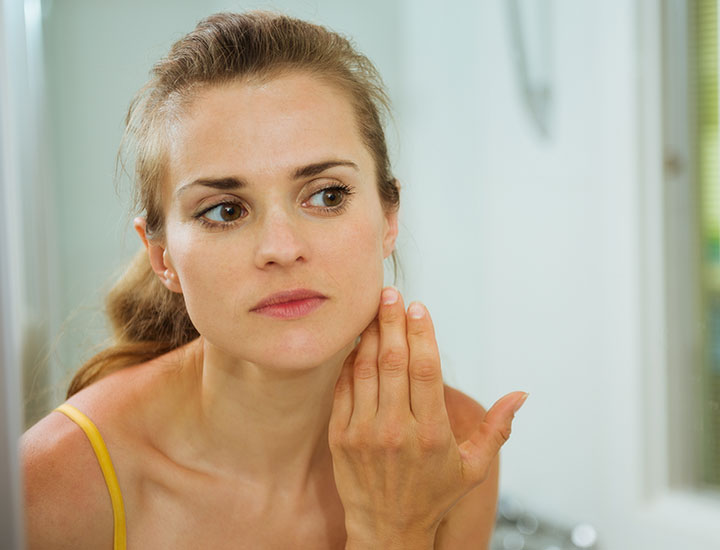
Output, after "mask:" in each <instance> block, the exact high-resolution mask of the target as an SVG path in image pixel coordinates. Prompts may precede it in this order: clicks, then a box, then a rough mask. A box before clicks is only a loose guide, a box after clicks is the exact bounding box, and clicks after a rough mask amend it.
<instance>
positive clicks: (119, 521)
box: [55, 403, 126, 550]
mask: <svg viewBox="0 0 720 550" xmlns="http://www.w3.org/2000/svg"><path fill="white" fill-rule="evenodd" d="M55 410H56V411H59V412H61V413H63V414H65V415H66V416H68V417H69V418H70V419H71V420H73V421H74V422H75V423H76V424H77V425H78V426H80V427H81V428H82V430H83V431H84V432H85V435H87V438H88V439H89V440H90V444H91V445H92V448H93V450H94V451H95V456H97V459H98V462H99V463H100V469H101V470H102V473H103V477H104V478H105V484H106V485H107V488H108V492H109V493H110V501H111V502H112V508H113V520H114V522H115V529H114V536H113V541H114V546H113V548H114V549H115V550H125V545H126V540H125V537H126V535H125V507H124V506H123V499H122V494H121V493H120V485H119V484H118V480H117V476H116V475H115V469H114V468H113V465H112V461H111V460H110V453H108V450H107V447H106V446H105V442H104V441H103V438H102V436H101V435H100V432H99V431H98V429H97V426H95V424H93V421H92V420H90V419H89V418H88V417H87V416H85V414H83V413H82V412H80V411H79V410H78V409H76V408H75V407H73V406H72V405H69V404H67V403H63V404H62V405H60V406H59V407H58V408H57V409H55Z"/></svg>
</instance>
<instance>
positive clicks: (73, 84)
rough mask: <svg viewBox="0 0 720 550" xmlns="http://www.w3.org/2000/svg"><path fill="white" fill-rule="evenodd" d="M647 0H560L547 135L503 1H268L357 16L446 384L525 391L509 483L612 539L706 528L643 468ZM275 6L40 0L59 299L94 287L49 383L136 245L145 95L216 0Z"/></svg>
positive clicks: (651, 538) (65, 304) (410, 276)
mask: <svg viewBox="0 0 720 550" xmlns="http://www.w3.org/2000/svg"><path fill="white" fill-rule="evenodd" d="M653 3H654V2H653V1H652V0H648V1H646V2H627V1H625V0H612V1H608V2H590V1H583V2H576V1H570V0H568V1H562V0H555V1H551V2H550V5H551V6H552V17H551V26H550V30H551V32H550V33H549V39H550V41H551V52H552V69H553V71H552V72H553V75H554V87H553V93H554V96H553V100H554V103H553V105H554V110H553V118H552V136H551V139H549V140H547V141H543V140H541V139H540V138H539V137H538V135H537V133H536V132H535V130H534V128H533V126H532V125H531V122H530V119H529V117H528V115H527V112H526V110H525V106H524V104H523V103H522V100H521V97H520V90H519V87H518V82H517V78H516V74H515V72H514V68H513V65H512V62H511V57H510V51H511V50H510V46H509V41H510V35H509V32H508V28H507V20H506V13H505V9H504V7H505V3H504V2H503V0H485V1H455V2H447V3H442V4H441V3H440V2H435V1H431V0H399V1H397V2H383V1H381V0H372V1H371V2H363V3H358V2H349V1H348V2H333V1H332V0H318V1H310V0H308V1H302V2H291V1H290V0H286V1H283V2H275V3H273V4H272V6H274V7H277V8H280V9H283V8H285V9H287V10H288V11H290V12H291V13H293V14H295V15H298V16H301V17H304V18H310V19H314V20H316V21H319V22H321V23H325V24H328V25H329V26H331V27H333V28H335V29H337V30H340V31H343V32H346V33H348V34H350V35H351V36H352V37H354V38H355V40H356V42H357V43H358V45H359V47H360V49H361V50H362V51H364V52H365V53H367V54H368V55H369V56H370V57H371V59H373V60H374V61H375V62H376V63H377V65H378V66H379V68H380V70H381V72H382V73H383V75H384V77H385V78H386V80H387V82H388V84H389V87H390V90H391V94H392V96H393V99H394V100H395V103H396V111H397V120H398V134H399V140H398V144H397V145H396V146H394V147H393V149H394V152H395V154H396V159H397V162H396V172H397V176H398V177H399V178H400V180H401V182H402V184H403V212H402V221H403V226H404V234H403V236H402V237H401V242H400V251H401V258H402V261H403V266H404V270H405V273H406V277H405V279H406V284H405V286H404V288H405V289H406V294H407V295H406V300H407V301H410V300H412V299H420V300H423V301H424V302H425V303H427V304H428V306H429V308H430V311H431V313H432V315H433V318H434V320H435V323H436V326H437V334H438V338H439V341H440V344H441V348H442V355H443V360H444V368H445V370H446V375H447V378H448V380H449V381H450V382H451V383H453V384H455V385H457V386H459V387H460V388H461V389H463V390H465V391H466V392H468V393H470V394H471V395H473V396H474V397H476V398H477V399H478V400H480V401H481V402H482V403H483V404H485V405H486V406H490V405H491V404H492V403H493V401H494V400H495V399H497V398H498V397H499V396H501V395H503V394H504V393H506V392H509V391H512V390H516V389H521V390H526V391H529V392H530V394H531V395H530V398H529V400H528V402H527V403H526V405H525V407H524V408H523V409H522V411H521V412H520V413H519V415H518V418H517V421H516V427H515V433H514V434H513V437H512V438H511V441H510V443H509V444H508V445H507V447H506V448H505V450H504V451H503V453H502V456H503V463H502V470H501V471H502V490H503V491H504V492H507V493H511V494H514V495H516V496H518V497H520V498H522V499H523V500H524V501H525V502H527V504H528V505H530V506H531V507H533V508H534V509H535V510H536V511H538V512H541V513H543V514H544V515H546V516H547V517H550V518H553V519H556V520H559V521H562V522H567V523H568V524H572V523H575V522H580V521H587V522H590V523H592V524H594V525H595V526H596V527H597V528H598V530H599V532H600V537H601V538H600V542H601V545H602V546H601V548H602V549H604V550H624V549H627V548H632V549H638V550H650V549H652V550H668V549H669V548H676V547H679V545H680V544H683V548H688V549H691V550H692V549H694V548H698V549H699V548H708V547H710V546H709V545H708V544H709V543H708V542H707V541H709V540H710V539H709V538H708V539H705V541H704V542H703V540H704V539H703V536H705V534H704V533H698V534H696V535H695V538H692V536H691V535H688V533H686V532H685V531H684V530H683V528H681V527H678V528H674V527H673V526H672V525H670V523H667V524H665V525H663V524H662V523H660V524H659V523H658V521H657V517H659V516H657V515H656V514H655V515H654V512H652V510H653V502H652V501H650V500H648V499H647V498H646V497H645V496H644V485H643V481H642V477H643V471H644V467H645V463H644V462H643V453H644V452H645V447H644V446H643V441H644V433H643V430H644V428H645V426H644V424H643V412H644V411H645V410H646V409H645V403H644V402H643V400H642V399H643V397H642V396H643V391H642V388H643V384H645V383H646V380H645V378H644V377H645V374H644V372H643V369H644V368H645V366H646V358H645V350H644V347H643V338H644V332H643V325H642V323H643V322H644V320H643V315H644V313H643V312H644V311H645V310H644V309H643V308H644V307H645V306H644V304H643V300H644V294H643V292H642V289H643V281H642V280H641V276H642V275H641V274H642V273H643V272H644V269H645V266H644V264H643V252H644V250H643V248H644V246H645V245H646V244H647V243H646V242H645V241H644V240H643V223H644V220H643V211H644V202H643V201H644V200H645V199H644V196H643V194H642V181H641V177H640V176H641V173H642V172H643V169H642V166H641V158H642V155H641V153H642V149H643V143H642V140H643V135H642V131H641V128H640V126H639V122H638V120H639V108H640V107H641V104H640V103H641V100H642V97H641V92H642V89H641V85H640V83H641V82H642V80H643V78H644V76H646V74H645V72H644V71H645V70H646V67H645V65H644V63H645V61H646V60H645V58H643V57H642V55H643V53H642V51H641V50H639V46H638V45H639V43H640V41H641V38H642V37H641V36H640V28H641V25H640V20H641V18H640V17H639V15H638V12H637V10H638V5H640V4H653ZM269 5H270V4H268V3H263V2H253V3H242V2H235V3H228V2H205V3H197V2H190V1H183V2H177V1H176V2H171V1H169V0H164V1H156V2H140V1H138V0H134V1H131V2H123V3H114V4H113V5H112V8H109V7H108V6H107V5H106V4H102V3H98V2H92V1H90V0H86V1H80V0H75V1H70V0H65V1H63V2H56V3H47V4H46V19H45V30H46V34H45V40H46V55H47V58H48V82H49V88H50V92H51V105H50V107H51V112H52V120H51V122H52V127H53V142H54V144H55V160H54V163H55V164H54V168H53V170H52V172H53V174H54V182H55V184H56V191H57V207H56V212H57V216H58V219H57V235H58V239H59V242H60V245H59V246H60V256H61V258H62V259H63V260H62V262H63V263H62V265H61V267H60V272H59V274H58V276H59V280H60V284H61V287H62V299H63V301H62V303H61V304H60V305H59V306H58V307H59V310H60V311H59V313H60V315H61V316H63V317H64V316H65V315H67V314H69V313H70V312H73V311H76V312H77V311H78V310H77V305H78V304H83V306H82V309H80V311H79V313H76V320H75V321H74V322H72V323H70V324H69V325H68V326H69V327H70V328H69V329H68V330H69V333H68V334H67V336H66V337H65V338H64V339H63V344H62V346H61V347H60V348H59V350H58V351H59V354H60V356H61V359H62V363H63V365H64V369H65V370H59V371H57V372H56V374H55V377H54V380H55V381H58V380H60V379H62V378H66V376H67V373H69V372H72V371H73V370H74V369H75V368H77V366H78V363H79V361H80V360H81V358H83V357H86V356H87V355H88V350H87V345H88V344H92V343H95V342H97V341H99V339H100V338H101V337H102V336H103V334H104V329H103V328H102V323H103V321H102V317H100V316H96V317H95V320H94V321H93V318H94V317H93V316H94V315H95V313H93V312H94V311H98V310H99V305H100V299H101V297H102V295H103V290H102V289H100V287H101V285H102V284H103V283H104V282H106V281H108V282H109V280H110V277H111V276H112V275H113V273H115V272H116V271H117V270H118V269H120V268H121V267H122V266H123V265H124V263H125V261H126V260H127V258H128V257H129V256H130V254H131V253H132V252H133V251H134V250H135V249H136V247H137V246H138V244H136V237H135V236H134V234H132V233H131V232H130V231H129V230H128V226H127V225H126V222H125V221H122V220H126V218H124V217H123V216H124V205H123V204H121V203H119V202H118V200H117V198H116V196H115V195H114V193H113V190H112V172H113V167H114V155H115V151H116V148H117V145H118V143H119V139H120V133H121V126H122V117H123V115H124V110H125V108H126V107H127V104H128V102H129V99H130V97H131V96H132V94H133V93H134V91H135V90H136V89H137V88H138V87H139V86H140V85H141V84H142V83H143V82H144V80H145V77H146V75H147V71H148V70H149V68H150V66H151V64H152V63H153V61H154V60H156V59H157V58H158V57H159V56H161V55H162V54H163V53H164V52H165V51H167V49H168V47H169V45H170V44H171V43H172V41H174V40H175V39H177V38H179V37H180V36H181V35H182V34H183V33H185V32H186V31H188V30H190V29H191V28H192V27H193V26H194V24H195V23H196V21H197V20H198V19H199V18H200V17H202V16H204V15H207V14H208V13H211V12H213V11H217V10H220V9H236V10H237V9H244V8H250V7H267V6H269ZM108 130H109V131H108ZM390 136H391V139H392V138H394V132H393V131H391V132H390ZM118 220H121V221H118ZM123 238H126V242H125V243H123V242H122V239H123ZM96 289H97V290H96Z"/></svg>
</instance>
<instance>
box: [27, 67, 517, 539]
mask: <svg viewBox="0 0 720 550" xmlns="http://www.w3.org/2000/svg"><path fill="white" fill-rule="evenodd" d="M338 160H342V161H348V162H351V163H352V164H353V166H334V167H331V168H328V169H326V170H323V171H322V172H320V173H317V174H314V175H312V176H303V177H299V178H296V177H294V176H293V174H294V173H295V172H296V171H297V169H298V168H302V167H306V166H308V165H313V164H317V163H323V162H327V161H338ZM169 165H170V171H169V174H168V178H167V180H168V181H167V182H166V187H165V189H164V209H165V213H166V226H165V229H166V231H165V239H164V240H162V241H154V240H151V239H148V236H147V235H146V233H145V224H144V220H142V219H141V218H138V219H137V220H136V224H135V225H136V229H137V231H138V234H139V235H140V237H141V239H142V240H143V243H144V244H145V246H146V247H147V251H148V255H149V258H150V262H151V264H152V267H153V270H154V271H155V272H156V273H157V275H158V277H160V280H161V281H163V283H164V284H165V285H166V286H167V287H168V288H169V289H170V290H171V291H173V292H178V293H182V294H183V295H184V298H185V301H186V304H187V309H188V313H189V315H190V317H191V319H192V321H193V323H194V324H195V326H196V328H197V329H198V332H199V333H200V334H201V337H200V338H199V339H197V340H195V341H194V342H191V343H190V344H188V345H187V346H184V347H183V348H181V349H179V350H175V351H173V352H171V353H170V354H167V355H165V356H162V357H160V358H158V359H156V360H153V361H151V362H149V363H146V364H142V365H138V366H136V367H132V368H127V369H123V370H121V371H119V372H116V373H113V374H112V375H109V376H107V377H105V378H103V379H102V380H100V381H98V382H96V383H94V384H92V385H91V386H89V387H88V388H86V389H85V390H83V391H81V392H79V393H78V394H76V395H74V396H73V397H72V398H71V399H70V400H69V403H71V404H73V405H75V406H77V407H78V408H79V409H80V410H82V411H83V412H85V413H86V414H87V415H88V416H90V418H92V419H93V421H94V422H95V423H96V424H97V425H98V427H99V428H100V431H101V432H102V433H103V436H104V438H105V440H106V443H107V445H108V449H109V452H110V455H111V456H112V458H113V463H114V465H115V468H116V471H117V474H118V478H119V480H120V485H121V488H122V491H123V498H124V500H125V510H126V515H127V534H128V546H129V547H130V548H133V547H138V548H143V547H147V548H170V547H172V548H198V547H212V548H218V549H222V548H288V547H297V548H378V547H382V548H398V549H399V548H413V549H417V548H424V547H428V548H432V547H433V546H434V547H435V548H443V549H451V548H452V549H458V550H459V549H461V548H462V549H464V548H468V547H477V548H482V547H483V546H486V545H487V543H488V541H489V537H490V534H491V530H492V524H493V522H494V514H495V502H496V498H497V475H498V467H497V453H498V450H499V448H500V446H501V445H502V443H504V441H505V440H506V439H507V437H508V436H509V430H510V421H511V419H512V415H513V413H514V410H515V408H516V406H517V403H518V400H519V398H520V397H521V394H520V393H519V392H516V393H514V394H510V395H508V396H506V397H505V398H503V399H501V400H500V401H498V403H496V405H495V406H494V407H493V408H492V409H491V410H490V412H488V413H487V414H486V413H485V411H484V409H483V408H482V407H480V406H479V405H478V404H477V403H475V402H474V401H473V400H471V399H470V398H468V397H467V396H465V395H463V394H462V393H460V392H458V391H457V390H453V389H452V388H449V387H447V386H444V385H443V383H442V375H441V370H440V362H439V358H438V355H437V347H436V343H435V337H434V333H433V330H432V322H431V320H430V317H429V314H428V313H427V311H426V310H425V309H424V307H423V306H421V305H420V307H421V310H422V312H423V315H422V316H421V318H419V319H415V318H411V317H408V314H407V312H406V310H405V306H404V304H403V302H402V298H401V297H398V299H397V300H396V301H395V302H394V303H393V304H385V305H381V291H382V281H383V270H382V261H383V259H384V258H386V257H387V256H389V255H390V253H391V252H392V250H393V248H394V245H395V238H396V236H397V213H395V212H386V211H384V210H383V208H382V205H381V203H380V199H379V196H378V193H377V188H376V184H375V180H374V174H375V170H374V164H373V159H372V157H371V155H370V153H369V152H368V150H367V149H366V147H365V146H364V144H363V142H362V140H361V138H360V136H359V133H358V131H357V128H356V123H355V118H354V113H353V111H352V107H351V105H350V102H349V101H348V100H347V98H346V97H345V96H344V95H343V94H342V93H340V92H339V91H338V90H336V89H334V88H333V87H330V86H328V85H327V84H324V83H321V82H319V81H318V80H316V79H313V78H312V77H309V76H306V75H303V74H299V73H292V74H288V75H285V76H281V77H278V78H275V79H273V80H271V81H269V82H266V83H263V84H257V83H231V84H228V85H225V86H222V87H213V88H209V89H206V90H204V91H203V92H202V93H201V94H200V95H199V96H198V97H197V98H196V100H195V101H194V103H193V105H192V106H191V108H190V110H189V112H188V113H187V114H186V115H185V116H184V117H182V120H181V122H180V124H178V126H176V127H175V128H174V129H173V146H172V148H171V151H170V163H169ZM221 177H234V178H237V179H240V180H242V181H243V182H244V183H245V185H244V187H243V188H241V189H229V190H219V189H216V188H211V187H208V186H206V185H199V184H195V185H188V184H191V183H192V182H194V181H197V180H198V179H207V178H221ZM338 185H342V186H345V187H346V188H347V189H349V190H350V191H351V194H347V195H346V194H345V193H344V192H341V191H338V190H337V189H335V191H334V192H335V193H336V195H339V196H340V197H341V200H340V201H339V204H340V205H341V206H342V207H341V208H335V207H334V205H333V209H332V210H329V211H326V210H323V209H324V208H329V206H328V204H327V201H326V200H325V199H326V198H327V197H326V196H325V195H324V194H323V190H325V189H327V188H332V187H333V186H338ZM180 189H182V191H180ZM343 197H344V199H343ZM336 198H337V197H336ZM330 202H332V201H330ZM230 203H232V204H234V205H235V211H234V215H237V214H238V213H239V215H240V217H238V218H237V220H235V221H232V222H228V221H223V219H222V217H220V212H221V210H220V209H217V208H215V209H214V210H211V211H208V209H209V208H211V207H215V206H217V205H219V204H230ZM200 215H203V216H204V219H205V220H206V221H213V220H214V221H215V222H216V223H217V225H216V226H213V227H208V226H206V225H203V224H202V223H201V222H200V221H199V217H198V216H200ZM234 215H233V216H229V218H233V217H234ZM222 224H226V227H225V228H223V229H221V228H220V225H222ZM298 287H302V288H309V289H313V290H316V291H319V292H321V293H322V294H323V295H325V296H326V298H327V299H326V300H324V302H323V304H322V305H321V307H320V308H319V309H317V310H315V311H314V312H312V313H311V314H309V315H307V316H305V317H302V318H300V319H295V320H279V319H274V318H269V317H266V316H262V315H259V314H258V313H256V312H253V311H252V309H253V307H254V306H255V305H256V304H257V302H258V301H259V300H260V299H262V298H263V297H266V296H268V295H270V294H272V293H275V292H278V291H281V290H287V289H292V288H298ZM358 335H362V338H361V342H360V344H359V345H358V346H357V347H356V339H357V336H358ZM22 448H23V450H22V453H23V467H24V472H25V488H26V510H27V514H26V518H27V524H28V533H29V537H28V538H29V541H28V542H29V547H30V548H98V547H102V546H103V545H105V546H107V545H108V541H109V540H111V534H112V514H111V509H110V504H109V499H108V497H107V492H106V489H105V487H104V482H103V479H102V477H101V475H100V471H99V468H98V466H97V462H96V459H95V457H94V455H93V453H92V450H91V449H90V447H89V444H88V442H87V440H86V438H85V436H84V434H83V433H82V432H81V431H80V430H79V428H78V427H77V426H76V425H75V424H73V423H72V422H71V421H70V420H69V419H67V418H66V417H65V416H64V415H62V414H60V413H52V414H50V415H48V417H46V418H45V419H43V420H42V421H41V422H40V423H38V424H37V425H36V426H34V427H33V428H31V430H29V431H28V432H27V433H26V434H25V436H24V437H23V442H22ZM388 488H395V489H396V490H389V489H388ZM68 503H70V504H71V506H68ZM78 510H81V511H82V512H83V513H82V514H78V513H77V511H78Z"/></svg>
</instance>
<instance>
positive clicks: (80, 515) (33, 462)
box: [20, 412, 113, 550]
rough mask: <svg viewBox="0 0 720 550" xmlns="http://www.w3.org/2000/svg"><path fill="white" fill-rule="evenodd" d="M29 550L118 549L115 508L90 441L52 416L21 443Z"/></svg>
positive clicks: (71, 424) (68, 422) (64, 419)
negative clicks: (115, 544)
mask: <svg viewBox="0 0 720 550" xmlns="http://www.w3.org/2000/svg"><path fill="white" fill-rule="evenodd" d="M20 446H21V463H22V470H23V484H24V490H25V523H26V531H27V547H28V549H29V550H33V549H36V548H37V549H43V550H45V549H58V550H60V549H65V548H67V549H71V548H73V549H84V548H88V549H90V548H102V547H108V546H109V545H111V544H112V533H113V523H112V521H113V520H112V507H111V504H110V499H109V496H108V492H107V488H106V486H105V480H104V478H103V476H102V472H101V470H100V466H99V464H98V462H97V459H96V458H95V454H94V452H93V450H92V447H91V445H90V442H89V441H88V440H87V437H86V436H85V434H84V433H83V432H82V430H81V429H80V428H79V427H78V426H77V425H76V424H75V423H74V422H73V421H71V420H70V419H69V418H67V417H66V416H65V415H64V414H62V413H59V412H52V413H50V414H49V415H47V416H46V417H45V418H43V419H42V420H40V421H39V422H38V423H37V424H35V425H34V426H33V427H32V428H30V429H29V430H28V431H27V432H26V433H25V434H24V435H23V436H22V438H21V445H20Z"/></svg>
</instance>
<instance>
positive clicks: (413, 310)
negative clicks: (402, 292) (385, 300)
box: [408, 302, 425, 319]
mask: <svg viewBox="0 0 720 550" xmlns="http://www.w3.org/2000/svg"><path fill="white" fill-rule="evenodd" d="M424 315H425V308H424V307H423V305H422V304H421V303H420V302H413V303H412V304H410V307H409V308H408V316H409V317H410V318H411V319H422V318H423V316H424Z"/></svg>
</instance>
